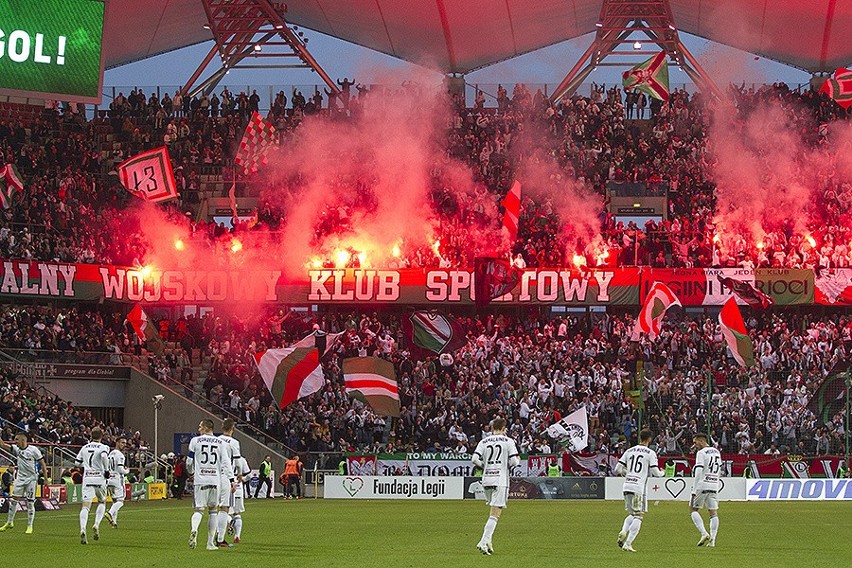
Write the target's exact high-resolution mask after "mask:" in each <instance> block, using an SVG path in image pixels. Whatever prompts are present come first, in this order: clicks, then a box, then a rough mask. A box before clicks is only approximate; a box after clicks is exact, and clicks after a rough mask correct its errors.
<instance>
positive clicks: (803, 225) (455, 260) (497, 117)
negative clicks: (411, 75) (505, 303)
mask: <svg viewBox="0 0 852 568" xmlns="http://www.w3.org/2000/svg"><path fill="white" fill-rule="evenodd" d="M373 90H379V89H377V88H374V89H373ZM729 90H730V92H731V93H732V100H734V101H735V102H736V105H737V111H736V112H737V115H736V126H735V128H740V129H741V128H744V126H743V123H744V122H746V121H747V120H748V118H749V116H750V114H752V113H754V112H755V110H754V109H755V108H759V107H760V105H763V104H774V105H778V107H779V108H780V109H781V110H780V112H781V114H780V115H779V116H780V117H782V118H784V119H785V120H788V121H789V122H790V123H791V124H793V125H795V126H797V127H798V128H799V129H800V130H801V131H802V133H803V139H802V140H803V146H804V149H805V150H811V149H815V150H818V151H822V150H823V149H825V148H826V146H827V145H828V141H829V139H830V129H829V126H830V124H831V123H832V122H836V121H847V120H848V117H847V116H846V114H845V113H844V112H843V110H842V109H841V108H840V107H839V106H838V105H837V104H836V103H834V102H833V101H831V100H830V99H828V98H826V97H825V96H823V95H819V94H815V93H812V92H810V91H804V92H801V93H800V92H795V91H792V90H790V89H789V88H788V87H787V86H786V85H784V84H776V85H771V86H764V87H761V88H759V89H754V88H750V89H745V88H744V87H735V86H731V87H730V89H729ZM298 95H299V96H294V97H292V98H291V100H290V101H289V102H288V101H287V97H286V96H284V95H283V93H280V94H279V95H278V96H276V99H275V101H273V104H272V105H271V107H272V110H271V111H270V121H271V122H272V124H274V126H275V128H276V131H277V133H278V137H279V139H280V143H281V144H282V145H283V146H286V145H288V144H294V143H295V144H297V143H298V142H299V132H300V129H301V128H302V127H303V126H302V125H303V124H305V123H307V122H309V121H329V122H331V123H335V122H341V121H343V122H345V121H357V120H358V118H359V116H360V112H361V111H359V108H360V107H361V106H363V105H364V104H368V103H369V100H370V97H390V98H391V100H393V97H397V98H399V99H402V100H405V98H406V97H414V98H418V97H421V96H424V95H422V94H421V91H420V90H418V87H416V86H413V85H406V87H405V88H402V89H399V90H396V91H394V90H388V89H382V90H381V94H380V95H377V94H374V93H373V92H372V90H370V89H368V88H367V87H363V86H360V87H359V89H358V94H357V95H356V94H355V93H353V94H352V96H351V99H350V98H349V97H347V98H346V102H345V103H344V102H342V101H341V100H339V98H338V99H335V100H334V101H333V104H332V108H328V104H329V103H328V102H327V101H326V103H325V104H326V107H325V108H323V106H322V95H321V94H320V93H316V94H315V95H314V96H313V97H311V98H310V99H309V102H306V99H305V98H304V97H303V96H301V94H298ZM256 96H257V95H256V93H255V94H254V95H246V93H240V94H239V95H236V96H235V95H233V94H232V93H230V92H229V91H228V90H227V89H225V90H224V91H223V92H222V94H221V97H217V98H216V101H215V102H214V101H213V100H212V99H207V97H202V99H194V100H191V101H189V102H188V103H187V101H186V100H185V99H182V98H181V97H180V95H179V94H178V95H176V98H177V99H179V103H180V104H175V99H174V98H170V97H169V96H168V95H165V96H164V97H163V99H162V100H160V99H158V98H157V96H155V95H153V94H152V95H151V96H150V97H147V98H146V97H145V95H144V94H142V93H140V92H136V91H135V90H134V91H133V92H131V93H130V95H129V96H127V97H125V96H124V95H123V94H119V95H118V96H117V97H116V98H115V99H114V100H113V102H112V103H111V105H110V110H109V111H101V112H99V113H98V116H97V117H96V118H94V119H92V120H86V119H85V117H84V115H83V114H81V113H80V112H72V110H71V109H70V108H67V109H64V112H63V113H60V112H57V111H56V110H53V109H45V111H44V113H43V114H42V115H39V116H36V117H35V118H32V117H31V116H30V117H29V118H26V119H25V118H17V117H16V116H15V115H7V116H6V117H5V120H0V141H2V143H0V146H2V148H0V160H2V161H4V162H14V163H16V164H17V165H18V167H19V169H20V170H21V172H23V174H24V175H25V176H26V177H27V184H26V187H25V189H24V192H23V195H20V196H17V197H16V198H15V206H14V207H12V208H11V209H8V210H6V211H5V214H4V223H3V227H2V228H0V253H2V254H3V255H4V256H6V257H9V258H25V259H26V258H39V259H56V260H60V261H64V262H69V261H74V262H88V263H91V262H111V263H116V264H125V265H130V264H134V263H135V264H137V265H143V264H145V262H146V258H147V256H149V255H150V253H151V250H150V243H148V242H146V240H145V238H144V237H143V235H142V233H141V230H140V226H139V224H140V221H139V218H138V217H137V216H135V215H133V213H132V206H133V205H135V203H134V202H133V201H132V200H133V198H132V196H130V195H129V194H128V193H127V192H126V191H125V190H124V189H123V188H121V187H120V185H119V184H118V179H117V177H116V176H115V175H110V173H113V174H114V168H115V166H116V165H117V164H119V163H120V162H121V161H122V160H124V159H125V158H127V157H130V156H132V155H134V154H135V153H137V152H139V151H141V150H144V149H146V148H150V147H154V146H159V145H162V144H165V145H166V146H168V148H169V153H170V156H171V159H172V162H173V165H174V168H175V177H176V183H177V186H178V190H179V193H180V196H181V199H180V201H179V202H177V203H175V204H172V205H169V206H167V214H168V216H169V219H170V220H171V221H172V222H173V223H175V224H176V225H179V226H184V227H186V228H187V229H188V230H189V231H190V232H191V233H192V234H193V235H194V236H196V237H197V238H198V239H199V240H202V241H203V240H217V239H222V238H225V237H227V236H228V233H232V232H243V231H254V232H270V233H271V234H272V235H273V237H272V238H275V235H277V234H278V231H279V230H280V228H281V227H282V225H284V224H286V219H287V212H286V211H285V210H284V209H283V208H282V203H281V202H280V201H279V202H276V200H274V199H270V198H269V195H268V191H267V189H268V187H267V185H268V184H269V183H270V181H269V180H268V179H266V178H264V177H263V176H262V175H253V176H248V177H247V178H244V177H243V176H237V177H238V178H239V179H238V182H239V183H235V188H236V189H237V194H238V196H249V195H251V196H258V195H260V196H261V198H260V200H259V202H258V205H257V209H256V214H255V216H254V220H253V221H250V222H246V221H242V222H238V223H236V224H235V226H234V227H227V226H226V225H225V224H223V223H215V222H213V221H207V220H206V219H205V218H204V215H199V214H198V210H197V209H198V205H199V201H200V199H201V196H202V195H208V194H209V195H217V196H223V197H224V196H225V195H227V192H228V184H227V181H229V180H233V179H235V176H236V175H237V174H236V173H235V170H234V168H233V167H232V165H231V164H232V160H233V156H234V154H235V152H236V148H237V146H238V144H239V141H240V137H241V135H242V132H243V130H244V128H245V123H246V120H247V117H248V116H249V114H250V113H251V111H252V110H254V109H255V108H258V104H259V103H258V101H257V100H256V99H255V97H256ZM365 100H366V101H367V102H365ZM225 101H227V103H226V102H225ZM498 101H499V105H498V108H497V109H492V108H485V107H483V106H480V105H479V104H477V106H475V107H473V108H465V106H464V103H463V101H462V100H461V99H456V100H455V101H454V103H455V104H452V105H450V108H451V109H452V114H451V116H450V117H448V119H447V128H446V130H445V138H444V140H443V141H442V144H443V147H444V154H445V163H437V164H435V167H434V168H433V178H432V180H431V183H432V189H431V192H430V201H431V203H430V205H431V207H432V209H433V213H434V215H435V217H436V218H437V219H438V221H439V222H438V223H436V227H435V235H434V237H435V238H434V241H433V243H432V244H431V246H425V247H424V246H416V247H415V246H412V247H410V248H408V249H406V248H404V247H403V249H402V250H400V251H399V253H395V254H394V257H395V258H393V259H391V262H393V263H395V264H397V265H399V266H402V267H433V266H439V265H444V266H462V265H468V266H470V265H472V263H473V259H474V258H475V257H476V256H477V255H478V254H480V253H481V252H482V251H481V250H479V249H477V248H476V247H473V246H470V241H471V239H470V238H469V237H470V234H471V233H477V232H483V233H487V231H488V230H489V229H494V223H495V222H496V221H497V220H496V215H490V214H488V212H492V211H496V210H497V205H498V204H499V203H500V202H501V200H502V198H503V197H504V196H505V194H506V192H507V191H508V190H509V188H510V185H511V181H512V179H513V178H514V177H515V175H516V173H517V172H519V171H520V170H522V169H523V168H524V167H525V166H528V165H529V163H537V162H539V161H541V160H542V159H544V158H543V156H550V157H552V158H554V159H555V160H556V162H557V163H558V167H559V172H560V173H559V174H557V177H558V178H559V179H557V180H556V182H559V183H561V182H563V181H564V180H568V179H576V180H577V183H578V184H579V186H580V189H579V190H578V191H581V192H584V193H586V194H588V195H590V196H597V197H594V199H595V200H596V202H597V203H598V205H597V208H598V211H597V212H596V214H597V215H598V217H599V219H598V221H597V222H598V226H597V227H595V228H594V231H595V232H596V233H599V235H600V238H595V239H588V240H589V242H579V239H573V238H572V237H570V236H568V235H566V234H565V231H564V230H563V228H564V227H563V226H564V225H565V223H567V222H568V220H567V219H564V218H561V217H564V216H565V212H564V211H559V208H558V207H557V206H556V204H554V203H553V200H552V198H550V197H546V198H542V199H534V198H532V197H526V196H525V197H524V198H523V207H522V214H521V218H520V223H519V231H518V240H517V243H516V244H515V245H514V246H513V247H512V250H511V251H509V250H505V251H504V252H506V253H507V254H508V253H511V254H512V257H513V258H514V259H515V261H516V263H517V264H518V265H519V266H524V267H536V266H564V265H566V264H571V263H572V262H574V263H581V264H588V265H592V266H595V265H607V266H613V265H622V266H623V265H634V264H638V265H645V266H656V267H674V268H678V267H709V266H729V267H733V266H741V267H746V268H751V267H786V268H800V267H801V268H814V267H819V268H829V267H831V268H834V267H846V266H850V264H852V261H850V257H851V256H852V247H850V246H849V242H850V238H852V234H850V230H849V225H848V223H843V222H842V220H843V219H846V218H847V217H848V215H849V207H850V203H849V195H850V192H849V187H848V182H847V181H845V180H844V179H842V178H841V177H840V175H839V174H838V172H837V171H830V170H829V171H825V172H821V173H820V177H819V183H820V184H821V185H820V190H821V191H822V196H821V197H820V198H819V199H818V200H816V202H815V203H814V204H813V205H814V206H813V208H812V210H810V211H809V218H808V219H805V220H803V221H804V222H800V223H798V224H797V226H795V227H792V226H785V225H784V224H783V223H778V224H777V226H767V227H766V229H765V231H764V234H763V235H762V236H760V237H757V236H755V235H753V234H748V233H746V232H743V231H739V230H738V229H736V228H734V227H730V228H728V227H724V226H723V225H724V223H725V221H724V219H722V220H719V219H716V218H715V217H714V211H715V210H716V205H717V203H716V194H715V188H716V185H715V183H714V182H713V180H712V179H711V178H712V176H711V175H710V170H712V169H713V168H714V166H715V164H716V158H715V157H714V148H713V144H712V141H711V139H710V137H709V136H708V133H709V131H710V129H711V128H712V125H711V120H710V118H709V114H710V113H709V111H708V103H707V102H706V101H705V100H704V99H703V98H702V97H701V96H700V95H691V94H689V93H687V92H686V91H683V90H679V91H674V92H673V93H672V96H671V99H670V102H669V104H666V105H662V104H658V102H657V101H655V104H653V105H652V106H651V108H650V111H651V112H650V114H651V117H650V119H648V120H647V121H644V120H643V121H635V120H630V119H626V118H625V102H624V101H623V100H622V94H621V92H620V91H619V90H616V89H614V88H611V89H609V90H606V89H605V88H604V87H600V88H597V87H594V88H593V89H592V93H591V96H590V97H582V96H575V97H572V98H571V99H568V100H566V101H564V102H560V103H558V104H555V105H554V104H552V103H550V102H549V101H548V99H547V98H546V97H544V95H543V94H542V93H541V91H538V92H537V93H535V94H534V95H533V94H531V93H530V92H529V90H527V89H526V88H525V87H524V86H523V85H520V84H519V85H516V86H515V88H514V89H513V92H512V95H511V97H509V95H508V94H507V93H506V92H505V89H502V87H501V88H500V94H499V96H498ZM449 160H456V161H458V162H461V163H464V164H467V165H468V166H469V167H470V170H471V172H472V174H473V176H474V183H475V187H476V191H475V192H473V193H472V194H470V195H461V196H460V195H458V193H457V192H456V191H454V187H453V180H452V179H451V178H450V177H449V176H448V174H447V172H446V171H444V166H446V165H447V162H448V161H449ZM210 176H213V177H215V178H216V179H217V180H219V185H218V186H216V189H214V190H212V191H210V190H208V189H206V188H207V187H208V186H207V184H205V183H204V182H202V179H203V178H204V179H206V178H208V177H210ZM794 181H795V180H794ZM610 182H615V183H622V182H634V183H642V184H646V185H647V186H648V187H651V188H653V187H656V186H658V185H660V184H663V185H665V186H666V187H668V192H667V195H668V207H669V211H668V216H667V219H666V220H664V221H655V220H653V219H652V220H648V221H647V222H646V223H644V224H643V225H642V226H638V225H637V224H636V223H635V222H633V221H626V222H625V220H624V219H621V220H619V219H618V218H617V217H618V216H617V215H615V214H613V213H608V212H607V210H606V209H605V207H604V205H605V203H604V199H605V196H606V195H607V185H608V183H610ZM275 183H277V184H279V186H277V187H278V189H277V191H280V192H283V193H284V194H287V193H290V194H297V193H298V192H299V191H300V190H301V189H302V184H303V181H300V180H299V179H298V176H297V179H290V180H289V181H285V182H283V183H285V185H286V187H285V188H281V187H280V184H281V183H282V182H281V180H276V182H275ZM335 183H337V184H339V185H340V186H341V188H342V189H347V188H348V189H350V190H352V192H354V194H356V195H363V196H364V197H363V199H356V200H350V201H349V202H342V203H336V202H332V203H328V204H327V206H326V210H325V211H324V212H323V213H322V216H321V220H320V221H319V222H318V223H317V225H316V226H315V231H316V238H317V240H321V239H323V238H325V237H328V236H330V235H332V234H333V233H338V234H343V233H346V232H349V231H351V229H352V227H351V220H352V219H353V218H355V214H356V213H357V209H358V208H363V207H369V206H370V205H369V201H370V184H371V183H373V180H371V177H370V175H369V173H365V174H364V176H363V177H362V178H360V179H351V176H345V175H341V177H340V179H338V180H336V182H335ZM720 223H721V224H720ZM116 228H120V230H121V231H122V235H123V238H122V239H115V238H113V232H114V231H115V230H116ZM351 252H352V254H351V255H350V256H349V257H348V258H346V259H343V260H340V259H339V258H328V259H319V261H318V262H320V263H321V264H323V265H331V266H333V265H338V264H341V263H342V264H344V265H348V266H358V264H359V255H358V251H354V250H353V251H351ZM306 262H307V259H306ZM315 262H317V260H316V259H315Z"/></svg>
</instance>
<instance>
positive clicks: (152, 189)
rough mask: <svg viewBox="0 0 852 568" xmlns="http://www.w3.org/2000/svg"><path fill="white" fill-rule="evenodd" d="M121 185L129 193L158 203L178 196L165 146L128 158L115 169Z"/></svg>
mask: <svg viewBox="0 0 852 568" xmlns="http://www.w3.org/2000/svg"><path fill="white" fill-rule="evenodd" d="M116 170H117V171H118V177H119V179H120V180H121V185H123V186H124V187H125V189H127V191H129V192H130V193H132V194H133V195H135V196H136V197H139V198H140V199H144V200H145V201H150V202H152V203H160V202H162V201H168V200H169V199H174V198H175V197H177V196H178V192H177V185H175V174H174V171H173V170H172V162H171V160H169V151H168V149H167V148H166V147H165V146H161V147H160V148H155V149H153V150H148V151H147V152H142V153H141V154H137V155H136V156H133V157H132V158H129V159H127V160H125V161H123V162H122V163H120V164H119V165H118V167H117V168H116Z"/></svg>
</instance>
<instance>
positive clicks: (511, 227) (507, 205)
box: [500, 180, 521, 244]
mask: <svg viewBox="0 0 852 568" xmlns="http://www.w3.org/2000/svg"><path fill="white" fill-rule="evenodd" d="M500 205H502V206H503V209H505V210H506V212H505V213H503V228H504V229H506V231H507V232H508V234H509V242H510V243H512V244H514V243H515V241H517V240H518V223H519V221H520V218H521V182H519V181H517V180H515V183H514V184H512V189H510V190H509V193H508V194H507V195H506V197H505V198H504V199H503V201H502V203H500Z"/></svg>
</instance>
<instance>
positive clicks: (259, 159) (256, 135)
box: [234, 112, 276, 174]
mask: <svg viewBox="0 0 852 568" xmlns="http://www.w3.org/2000/svg"><path fill="white" fill-rule="evenodd" d="M275 143H276V137H275V127H274V126H272V123H271V122H269V121H268V120H266V119H265V118H263V117H262V116H260V114H259V113H258V112H254V113H252V115H251V119H249V123H248V126H246V131H245V134H243V139H242V140H241V141H240V148H239V149H238V150H237V155H236V156H235V157H234V164H236V165H238V166H242V168H243V172H245V173H247V174H252V173H254V172H256V171H257V170H258V169H259V168H260V166H265V165H266V164H267V159H266V155H267V153H269V150H270V148H272V147H273V146H275Z"/></svg>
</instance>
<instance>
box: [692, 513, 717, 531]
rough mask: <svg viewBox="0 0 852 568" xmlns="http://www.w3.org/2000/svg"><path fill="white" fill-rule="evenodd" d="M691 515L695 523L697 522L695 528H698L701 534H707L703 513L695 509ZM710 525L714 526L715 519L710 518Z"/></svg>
mask: <svg viewBox="0 0 852 568" xmlns="http://www.w3.org/2000/svg"><path fill="white" fill-rule="evenodd" d="M691 517H692V522H693V524H695V528H697V529H698V532H699V533H701V536H704V535H706V534H707V529H705V528H704V519H702V518H701V514H700V513H699V512H698V511H693V512H692V515H691ZM710 526H711V527H712V526H713V519H710Z"/></svg>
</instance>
